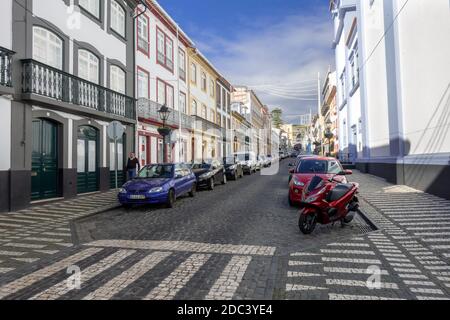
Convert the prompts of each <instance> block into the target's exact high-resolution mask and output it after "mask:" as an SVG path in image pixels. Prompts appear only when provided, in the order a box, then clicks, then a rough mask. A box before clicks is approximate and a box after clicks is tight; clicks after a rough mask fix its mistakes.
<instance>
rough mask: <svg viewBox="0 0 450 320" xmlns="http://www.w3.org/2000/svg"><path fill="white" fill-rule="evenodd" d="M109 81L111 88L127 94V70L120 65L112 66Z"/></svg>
mask: <svg viewBox="0 0 450 320" xmlns="http://www.w3.org/2000/svg"><path fill="white" fill-rule="evenodd" d="M109 81H110V88H111V90H114V91H117V92H119V93H122V94H125V71H123V70H122V69H121V68H119V67H118V66H111V67H110V77H109Z"/></svg>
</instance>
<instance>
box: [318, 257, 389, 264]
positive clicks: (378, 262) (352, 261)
mask: <svg viewBox="0 0 450 320" xmlns="http://www.w3.org/2000/svg"><path fill="white" fill-rule="evenodd" d="M322 261H323V262H348V263H361V264H381V261H380V260H377V259H351V258H325V257H323V258H322Z"/></svg>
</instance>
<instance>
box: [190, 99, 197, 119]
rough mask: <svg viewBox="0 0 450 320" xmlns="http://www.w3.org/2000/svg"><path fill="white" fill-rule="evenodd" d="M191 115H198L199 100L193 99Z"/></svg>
mask: <svg viewBox="0 0 450 320" xmlns="http://www.w3.org/2000/svg"><path fill="white" fill-rule="evenodd" d="M191 115H193V116H196V115H197V101H195V100H192V103H191Z"/></svg>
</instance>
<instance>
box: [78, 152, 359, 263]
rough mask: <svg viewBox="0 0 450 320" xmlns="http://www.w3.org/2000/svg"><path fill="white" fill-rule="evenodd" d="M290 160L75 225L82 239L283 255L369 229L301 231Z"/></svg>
mask: <svg viewBox="0 0 450 320" xmlns="http://www.w3.org/2000/svg"><path fill="white" fill-rule="evenodd" d="M288 163H289V160H284V161H283V162H282V163H281V164H280V170H278V173H277V174H275V175H269V176H265V175H261V174H260V173H258V174H254V175H252V176H245V177H244V178H243V179H240V180H238V181H229V182H228V184H227V185H224V186H223V185H218V186H216V188H215V190H214V191H200V192H198V193H197V195H196V197H195V198H189V197H183V198H180V199H178V201H177V203H176V205H175V207H174V208H172V209H166V208H164V207H161V206H141V207H134V208H132V209H124V208H118V209H115V210H112V211H108V212H104V213H102V214H98V215H95V216H92V217H87V218H84V219H81V220H77V221H75V222H74V223H73V227H74V228H73V229H74V230H75V232H76V235H77V238H78V241H79V242H80V244H81V243H87V242H91V241H95V240H104V239H115V240H118V239H122V240H167V241H192V242H200V243H212V244H235V245H255V246H272V247H276V253H277V254H281V255H283V254H286V253H289V252H294V251H298V250H303V249H306V248H310V247H315V246H317V245H319V244H320V243H329V242H332V241H336V240H338V239H341V238H347V237H351V236H355V235H358V234H361V233H364V232H365V231H368V226H367V225H366V224H365V222H364V221H363V220H362V219H360V218H356V219H355V221H354V222H353V223H352V224H351V225H349V226H346V227H344V228H342V227H341V225H340V224H339V223H338V224H336V225H334V226H331V225H328V226H318V228H317V229H316V231H315V232H314V233H313V234H312V235H308V236H305V235H303V234H302V233H301V232H300V231H299V229H298V226H297V221H298V208H292V207H290V206H289V204H288V201H287V194H288V175H287V171H288V169H287V166H288Z"/></svg>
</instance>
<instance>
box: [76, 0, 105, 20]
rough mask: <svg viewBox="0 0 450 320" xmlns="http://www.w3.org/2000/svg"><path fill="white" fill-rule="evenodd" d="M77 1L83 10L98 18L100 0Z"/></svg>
mask: <svg viewBox="0 0 450 320" xmlns="http://www.w3.org/2000/svg"><path fill="white" fill-rule="evenodd" d="M78 3H79V5H80V7H82V8H83V9H84V10H86V11H87V12H89V13H90V14H92V15H93V16H94V17H96V18H97V19H100V0H79V2H78Z"/></svg>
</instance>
